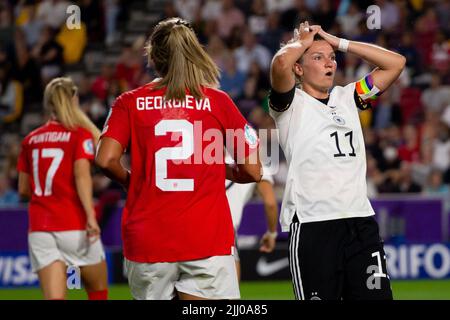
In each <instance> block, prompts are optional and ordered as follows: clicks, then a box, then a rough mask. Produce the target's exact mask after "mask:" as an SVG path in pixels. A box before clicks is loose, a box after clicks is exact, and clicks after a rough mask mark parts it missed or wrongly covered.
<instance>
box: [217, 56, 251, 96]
mask: <svg viewBox="0 0 450 320" xmlns="http://www.w3.org/2000/svg"><path fill="white" fill-rule="evenodd" d="M224 62H225V64H224V68H223V69H222V73H221V77H220V88H221V89H222V90H223V91H225V92H226V93H228V94H229V95H230V97H231V98H232V99H233V100H234V99H237V98H238V97H240V96H241V94H242V93H243V89H244V84H245V80H246V76H245V74H244V73H243V72H241V71H239V70H238V69H237V67H236V58H235V57H234V55H232V54H231V53H229V54H227V55H226V56H225V61H224Z"/></svg>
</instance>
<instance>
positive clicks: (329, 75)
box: [325, 71, 333, 77]
mask: <svg viewBox="0 0 450 320" xmlns="http://www.w3.org/2000/svg"><path fill="white" fill-rule="evenodd" d="M325 75H326V76H327V77H331V76H333V72H332V71H328V72H327V73H325Z"/></svg>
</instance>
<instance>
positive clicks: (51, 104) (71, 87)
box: [44, 77, 100, 144]
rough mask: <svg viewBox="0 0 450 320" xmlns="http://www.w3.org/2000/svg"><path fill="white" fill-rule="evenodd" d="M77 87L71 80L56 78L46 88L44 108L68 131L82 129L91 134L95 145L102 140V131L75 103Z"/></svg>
mask: <svg viewBox="0 0 450 320" xmlns="http://www.w3.org/2000/svg"><path fill="white" fill-rule="evenodd" d="M77 91H78V90H77V87H76V86H75V84H74V83H73V81H72V79H70V78H65V77H62V78H55V79H53V80H52V81H50V82H49V83H48V84H47V86H46V87H45V92H44V107H45V109H46V110H47V111H48V112H50V113H51V114H53V115H54V116H55V117H56V119H57V120H58V121H59V122H60V123H61V124H62V125H63V126H64V127H65V128H66V129H68V130H74V129H76V128H77V127H82V128H84V129H86V130H88V131H90V132H91V134H92V135H93V137H94V141H95V144H97V142H98V140H99V139H100V130H99V129H98V128H97V127H96V126H95V124H94V123H92V121H91V120H90V119H89V118H88V116H87V115H86V114H85V113H84V112H83V111H82V110H81V109H80V107H79V105H78V104H75V103H74V101H73V99H72V98H73V97H74V95H76V94H77Z"/></svg>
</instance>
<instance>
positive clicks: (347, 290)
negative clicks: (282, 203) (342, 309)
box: [289, 216, 392, 300]
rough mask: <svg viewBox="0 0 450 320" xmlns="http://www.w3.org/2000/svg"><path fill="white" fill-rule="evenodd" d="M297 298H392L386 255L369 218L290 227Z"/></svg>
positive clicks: (291, 261) (371, 218)
mask: <svg viewBox="0 0 450 320" xmlns="http://www.w3.org/2000/svg"><path fill="white" fill-rule="evenodd" d="M289 262H290V268H291V275H292V282H293V285H294V293H295V297H296V299H298V300H341V299H343V300H373V299H389V300H392V290H391V286H390V281H389V276H388V275H387V271H386V256H385V253H384V249H383V241H382V240H381V238H380V236H379V230H378V224H377V222H376V221H375V219H374V218H373V217H364V218H347V219H338V220H329V221H320V222H309V223H303V224H300V223H299V222H298V218H297V216H295V217H294V220H293V222H292V224H291V227H290V232H289Z"/></svg>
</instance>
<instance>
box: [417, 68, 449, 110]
mask: <svg viewBox="0 0 450 320" xmlns="http://www.w3.org/2000/svg"><path fill="white" fill-rule="evenodd" d="M421 100H422V104H423V106H424V107H425V111H426V112H434V113H441V112H442V111H443V110H444V108H445V107H446V106H447V104H448V103H449V101H450V86H444V85H442V81H441V76H440V75H439V74H438V73H437V72H434V73H433V75H432V78H431V83H430V87H429V88H427V89H425V90H424V91H423V93H422V98H421Z"/></svg>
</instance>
